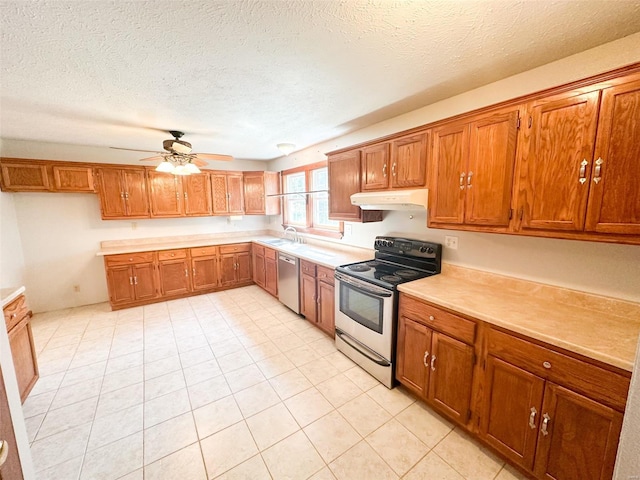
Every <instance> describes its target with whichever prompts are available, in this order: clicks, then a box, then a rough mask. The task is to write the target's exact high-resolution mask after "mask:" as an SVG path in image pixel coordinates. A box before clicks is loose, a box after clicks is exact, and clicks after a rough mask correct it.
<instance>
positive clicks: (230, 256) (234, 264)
mask: <svg viewBox="0 0 640 480" xmlns="http://www.w3.org/2000/svg"><path fill="white" fill-rule="evenodd" d="M219 262H220V263H219V265H220V269H219V272H220V285H221V286H223V287H235V286H240V285H248V284H250V283H251V281H252V280H251V278H252V271H251V244H250V243H237V244H233V245H223V246H221V247H220V261H219Z"/></svg>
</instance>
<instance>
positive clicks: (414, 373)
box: [396, 316, 433, 397]
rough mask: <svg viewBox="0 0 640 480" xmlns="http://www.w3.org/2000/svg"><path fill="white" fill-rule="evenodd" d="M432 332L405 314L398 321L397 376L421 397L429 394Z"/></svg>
mask: <svg viewBox="0 0 640 480" xmlns="http://www.w3.org/2000/svg"><path fill="white" fill-rule="evenodd" d="M432 334H433V331H432V330H431V329H430V328H427V327H425V326H424V325H422V324H421V323H418V322H414V321H413V320H411V319H409V318H407V317H405V316H401V317H400V320H399V321H398V352H397V354H396V360H397V364H396V378H397V379H398V381H399V382H400V383H402V384H403V385H404V386H406V387H407V388H409V389H411V390H413V391H414V392H416V393H417V394H418V395H420V396H421V397H426V396H427V379H428V376H429V367H428V365H429V360H430V358H431V337H432Z"/></svg>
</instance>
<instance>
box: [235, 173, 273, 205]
mask: <svg viewBox="0 0 640 480" xmlns="http://www.w3.org/2000/svg"><path fill="white" fill-rule="evenodd" d="M243 183H244V213H245V214H246V215H278V214H280V198H279V197H269V195H277V194H278V193H280V174H279V173H278V172H244V175H243Z"/></svg>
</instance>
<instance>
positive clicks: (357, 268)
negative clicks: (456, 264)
mask: <svg viewBox="0 0 640 480" xmlns="http://www.w3.org/2000/svg"><path fill="white" fill-rule="evenodd" d="M336 270H338V271H339V272H342V273H346V274H348V275H349V276H351V277H355V278H358V279H360V280H364V281H367V282H370V283H373V284H376V285H380V286H381V287H385V288H394V287H395V286H397V285H400V284H401V283H405V282H411V281H413V280H418V279H419V278H424V277H429V276H431V275H434V274H435V272H427V271H421V270H415V269H412V268H408V267H407V266H406V265H398V264H394V263H390V262H384V261H379V260H368V261H366V262H358V263H351V264H348V265H341V266H340V267H338V268H337V269H336Z"/></svg>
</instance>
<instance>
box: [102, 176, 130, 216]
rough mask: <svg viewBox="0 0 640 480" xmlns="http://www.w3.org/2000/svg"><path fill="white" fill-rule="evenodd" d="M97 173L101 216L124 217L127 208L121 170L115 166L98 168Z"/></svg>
mask: <svg viewBox="0 0 640 480" xmlns="http://www.w3.org/2000/svg"><path fill="white" fill-rule="evenodd" d="M97 174H98V196H99V197H100V210H101V212H102V218H121V217H125V216H126V215H127V208H126V204H125V201H124V194H125V191H124V189H125V186H124V183H123V178H122V171H121V170H120V169H117V168H100V169H98V170H97Z"/></svg>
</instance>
